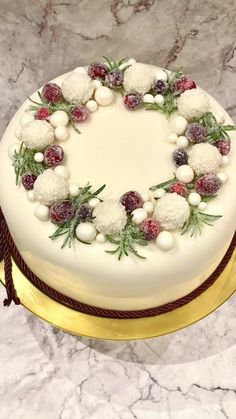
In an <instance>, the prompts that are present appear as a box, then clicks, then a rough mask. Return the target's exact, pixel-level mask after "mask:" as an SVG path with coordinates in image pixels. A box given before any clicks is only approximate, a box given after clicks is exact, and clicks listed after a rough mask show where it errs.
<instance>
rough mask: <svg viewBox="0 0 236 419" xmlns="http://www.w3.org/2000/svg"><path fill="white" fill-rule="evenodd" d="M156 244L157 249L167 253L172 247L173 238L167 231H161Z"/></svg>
mask: <svg viewBox="0 0 236 419" xmlns="http://www.w3.org/2000/svg"><path fill="white" fill-rule="evenodd" d="M156 244H157V247H159V249H161V250H164V251H166V252H167V251H168V250H170V249H172V247H173V246H174V236H173V234H171V233H170V232H169V231H161V232H160V233H159V234H158V236H157V238H156Z"/></svg>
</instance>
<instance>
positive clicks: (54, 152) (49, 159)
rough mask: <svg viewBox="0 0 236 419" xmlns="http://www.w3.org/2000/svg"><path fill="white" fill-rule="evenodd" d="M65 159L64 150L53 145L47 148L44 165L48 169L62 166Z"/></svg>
mask: <svg viewBox="0 0 236 419" xmlns="http://www.w3.org/2000/svg"><path fill="white" fill-rule="evenodd" d="M63 157H64V151H63V148H62V147H61V146H59V145H51V146H49V147H47V148H46V150H45V152H44V163H45V164H46V165H47V166H48V167H53V166H57V165H58V164H60V163H61V162H62V160H63Z"/></svg>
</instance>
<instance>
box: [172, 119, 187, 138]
mask: <svg viewBox="0 0 236 419" xmlns="http://www.w3.org/2000/svg"><path fill="white" fill-rule="evenodd" d="M187 126H188V121H187V119H185V118H184V117H183V116H179V115H178V116H176V117H175V118H173V119H172V121H171V123H170V128H171V131H172V132H175V134H177V135H182V134H184V133H185V131H186V128H187Z"/></svg>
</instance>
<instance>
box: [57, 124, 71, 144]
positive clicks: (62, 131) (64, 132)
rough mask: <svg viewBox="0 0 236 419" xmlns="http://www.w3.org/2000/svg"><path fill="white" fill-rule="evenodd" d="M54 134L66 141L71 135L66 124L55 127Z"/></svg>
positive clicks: (58, 138) (60, 139)
mask: <svg viewBox="0 0 236 419" xmlns="http://www.w3.org/2000/svg"><path fill="white" fill-rule="evenodd" d="M54 135H55V138H56V140H57V141H66V140H67V138H68V137H69V131H68V129H67V128H66V127H65V126H64V125H59V126H58V127H56V128H55V131H54Z"/></svg>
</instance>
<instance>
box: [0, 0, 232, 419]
mask: <svg viewBox="0 0 236 419" xmlns="http://www.w3.org/2000/svg"><path fill="white" fill-rule="evenodd" d="M235 20H236V4H235V1H234V0H225V1H224V2H223V1H222V0H208V1H207V2H206V1H205V0H199V1H197V2H196V1H192V0H159V1H158V0H112V1H111V0H109V1H108V0H79V1H78V0H65V1H61V0H38V1H37V2H32V1H30V0H23V1H21V2H19V1H17V0H12V1H9V0H0V24H1V32H0V40H1V42H0V64H1V65H0V91H1V95H0V106H1V108H0V110H1V132H3V130H4V128H5V126H6V124H7V122H8V121H9V119H10V118H11V116H12V115H13V114H14V112H15V110H16V109H17V107H18V106H19V105H20V103H21V102H22V101H23V100H24V99H25V97H26V95H28V94H30V93H32V92H33V91H34V90H36V88H38V86H40V85H42V84H43V83H45V82H46V81H48V80H50V79H52V78H53V77H55V76H57V75H58V74H61V73H63V72H66V71H68V70H70V69H71V68H74V67H76V66H78V65H84V64H87V63H89V62H92V61H94V60H95V59H96V58H100V57H101V56H102V55H104V54H105V55H107V56H115V57H123V56H127V55H129V56H131V55H132V56H134V57H135V58H136V59H137V60H140V61H146V62H150V63H154V64H159V65H160V66H163V67H169V68H170V69H176V68H178V67H180V66H183V67H184V69H185V72H186V73H189V74H190V75H191V76H192V77H193V78H195V79H196V81H197V82H198V83H199V84H200V85H201V86H202V87H204V88H205V89H206V90H208V91H209V92H210V93H211V94H213V95H214V96H215V97H216V98H217V99H218V100H219V101H220V102H221V103H222V105H223V106H224V107H225V108H226V109H227V110H228V111H229V113H230V114H231V115H232V116H233V118H234V119H235V117H236V99H235V98H236V83H235V73H236V55H235V51H236V46H235V39H236V25H235ZM3 298H4V290H3V288H2V287H0V300H3ZM235 307H236V296H233V297H232V298H231V299H230V300H229V301H227V302H226V303H225V304H224V305H223V306H222V307H220V308H219V309H218V310H217V311H215V312H214V313H213V314H211V315H210V316H208V317H207V318H205V319H204V320H202V321H200V322H199V323H197V324H194V325H192V326H191V327H189V328H187V329H184V330H181V331H179V332H177V333H173V334H171V335H167V336H163V337H161V338H157V339H151V340H147V341H137V342H107V341H95V340H92V339H86V338H79V337H75V336H71V335H69V334H66V333H63V332H62V331H59V330H56V329H55V328H53V327H52V326H50V325H48V324H46V323H44V322H43V321H41V320H39V319H37V318H36V317H34V316H33V315H32V314H30V313H29V312H27V311H26V310H25V309H24V308H22V307H20V308H19V307H14V306H12V307H10V308H9V309H4V308H3V307H2V308H0V331H1V332H0V419H32V418H33V419H108V418H109V419H133V418H135V419H224V418H228V419H235V417H236V374H235V368H236V327H235V325H236V309H235Z"/></svg>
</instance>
